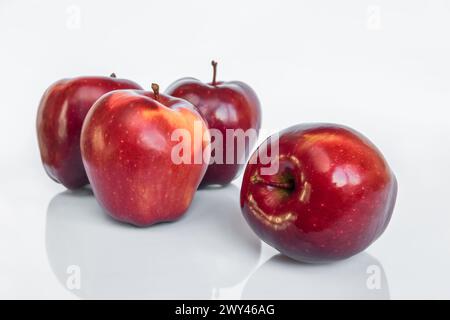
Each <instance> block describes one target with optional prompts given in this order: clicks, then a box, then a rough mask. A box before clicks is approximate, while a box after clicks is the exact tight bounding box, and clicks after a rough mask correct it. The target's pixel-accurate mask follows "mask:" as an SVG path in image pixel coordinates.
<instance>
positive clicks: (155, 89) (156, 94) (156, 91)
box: [152, 83, 159, 101]
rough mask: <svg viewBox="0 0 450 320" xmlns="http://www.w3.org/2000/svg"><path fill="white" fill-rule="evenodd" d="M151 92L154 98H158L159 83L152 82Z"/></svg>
mask: <svg viewBox="0 0 450 320" xmlns="http://www.w3.org/2000/svg"><path fill="white" fill-rule="evenodd" d="M152 90H153V94H154V95H155V100H156V101H158V100H159V85H158V84H157V83H152Z"/></svg>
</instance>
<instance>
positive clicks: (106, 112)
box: [81, 85, 210, 226]
mask: <svg viewBox="0 0 450 320" xmlns="http://www.w3.org/2000/svg"><path fill="white" fill-rule="evenodd" d="M152 88H153V89H154V92H147V91H143V90H117V91H114V92H111V93H108V94H106V95H104V96H103V97H101V98H100V99H99V100H98V101H97V102H96V103H95V104H94V106H93V107H92V109H91V110H90V111H89V113H88V115H87V117H86V120H85V122H84V125H83V129H82V133H81V154H82V158H83V163H84V166H85V168H86V173H87V176H88V177H89V181H90V183H91V186H92V190H93V191H94V194H95V196H96V198H97V200H98V202H99V203H100V205H101V206H102V207H103V208H104V209H105V210H106V211H107V212H108V213H109V214H110V215H111V216H112V217H113V218H115V219H117V220H120V221H123V222H127V223H131V224H134V225H137V226H148V225H151V224H154V223H157V222H163V221H172V220H176V219H177V218H179V217H180V216H181V215H182V214H183V213H184V212H185V211H186V210H187V208H188V207H189V205H190V203H191V201H192V198H193V196H194V193H195V191H196V190H197V187H198V185H199V184H200V181H201V179H202V178H203V175H204V174H205V172H206V169H207V167H208V161H209V152H210V150H209V143H210V138H209V133H208V128H207V125H206V123H205V122H204V120H203V119H202V117H201V116H200V114H199V113H198V112H197V111H196V110H195V108H194V106H193V105H191V104H190V103H189V102H187V101H185V100H182V99H178V98H174V97H170V96H167V95H163V94H159V92H158V88H157V86H156V85H153V86H152ZM177 129H178V130H184V132H186V133H187V134H188V135H189V136H190V137H189V138H191V137H193V138H192V139H191V141H188V140H185V142H187V143H188V145H189V148H190V151H189V152H190V155H189V154H188V153H184V151H186V152H188V151H187V149H184V150H183V155H184V156H186V155H188V161H184V162H179V161H178V160H179V159H178V160H177V159H175V158H174V155H178V154H177V152H175V153H174V150H175V151H176V150H177V146H178V145H179V143H180V141H179V140H180V139H179V138H174V136H173V133H174V132H176V131H175V130H177ZM177 139H178V140H177ZM184 139H185V138H184V137H183V139H181V140H183V141H184ZM186 139H187V138H186ZM198 139H200V140H198ZM203 152H205V158H204V159H203V157H202V153H203ZM199 155H200V157H198V156H199Z"/></svg>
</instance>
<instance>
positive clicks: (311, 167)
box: [241, 124, 397, 262]
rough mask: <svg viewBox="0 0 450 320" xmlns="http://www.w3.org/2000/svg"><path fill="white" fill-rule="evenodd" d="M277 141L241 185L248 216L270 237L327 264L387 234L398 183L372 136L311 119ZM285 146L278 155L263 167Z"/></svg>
mask: <svg viewBox="0 0 450 320" xmlns="http://www.w3.org/2000/svg"><path fill="white" fill-rule="evenodd" d="M271 139H272V141H271V143H267V144H263V145H261V146H260V147H259V148H258V150H257V151H255V153H254V154H253V155H252V157H251V158H250V161H249V164H248V165H247V167H246V170H245V173H244V178H243V183H242V189H241V208H242V212H243V215H244V217H245V219H246V220H247V222H248V223H249V224H250V226H251V228H252V229H253V230H254V231H255V233H256V234H257V235H259V237H260V238H261V239H262V240H264V241H265V242H267V243H268V244H269V245H271V246H273V247H274V248H276V249H278V250H279V251H280V252H281V253H283V254H285V255H287V256H289V257H291V258H293V259H296V260H299V261H304V262H327V261H333V260H338V259H344V258H347V257H350V256H352V255H354V254H356V253H358V252H360V251H362V250H364V249H365V248H367V247H368V246H369V245H370V244H371V243H372V242H373V241H375V240H376V239H377V238H378V237H379V236H380V235H381V234H382V233H383V231H384V230H385V229H386V227H387V225H388V223H389V220H390V218H391V215H392V212H393V209H394V205H395V199H396V195H397V182H396V178H395V176H394V174H393V172H392V171H391V169H390V168H389V166H388V164H387V163H386V160H385V159H384V158H383V156H382V155H381V153H380V151H379V150H378V149H377V148H376V147H375V146H374V145H373V144H372V143H371V142H370V141H369V140H368V139H367V138H365V137H364V136H362V135H361V134H359V133H358V132H356V131H354V130H352V129H349V128H346V127H343V126H340V125H332V124H304V125H297V126H293V127H291V128H288V129H286V130H284V131H282V132H281V133H280V134H279V136H274V137H272V138H271ZM277 145H278V148H279V152H278V154H276V155H271V159H272V161H271V162H270V163H267V161H266V162H265V163H266V164H262V161H260V159H261V158H262V156H263V155H270V152H268V151H269V150H271V151H273V150H276V148H275V147H276V146H277ZM263 168H266V169H265V170H266V173H267V172H269V171H270V170H269V169H268V168H272V170H274V172H275V174H267V175H264V174H263V173H264V172H263V171H264V170H262V169H263Z"/></svg>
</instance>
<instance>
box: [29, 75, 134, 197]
mask: <svg viewBox="0 0 450 320" xmlns="http://www.w3.org/2000/svg"><path fill="white" fill-rule="evenodd" d="M118 89H142V88H141V87H140V86H139V85H138V84H137V83H134V82H132V81H129V80H125V79H118V78H113V77H78V78H72V79H63V80H60V81H57V82H55V83H54V84H52V85H51V86H50V87H49V88H48V89H47V90H46V91H45V93H44V95H43V97H42V99H41V102H40V104H39V109H38V114H37V121H36V126H37V136H38V142H39V150H40V154H41V160H42V163H43V165H44V168H45V171H46V172H47V174H48V175H49V177H50V178H52V179H53V180H55V181H56V182H58V183H61V184H63V185H64V186H65V187H66V188H68V189H77V188H81V187H82V186H84V185H86V184H88V183H89V181H88V179H87V176H86V173H85V171H84V167H83V163H82V161H81V153H80V133H81V126H82V125H83V120H84V118H85V116H86V114H87V112H88V111H89V109H90V108H91V107H92V105H93V104H94V102H95V101H96V100H97V99H98V98H100V97H101V96H102V95H103V94H105V93H107V92H110V91H112V90H118Z"/></svg>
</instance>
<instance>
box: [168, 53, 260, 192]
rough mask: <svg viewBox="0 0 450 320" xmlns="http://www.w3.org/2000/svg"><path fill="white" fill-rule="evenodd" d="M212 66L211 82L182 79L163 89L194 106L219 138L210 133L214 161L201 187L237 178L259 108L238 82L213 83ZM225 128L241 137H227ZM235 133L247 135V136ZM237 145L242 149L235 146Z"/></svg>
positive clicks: (255, 132)
mask: <svg viewBox="0 0 450 320" xmlns="http://www.w3.org/2000/svg"><path fill="white" fill-rule="evenodd" d="M212 65H213V70H214V73H213V80H212V82H211V83H203V82H201V81H200V80H197V79H194V78H183V79H180V80H178V81H176V82H174V83H173V84H172V85H170V87H169V88H168V89H167V90H166V94H168V95H171V96H174V97H178V98H182V99H185V100H187V101H189V102H191V103H192V104H193V105H194V106H196V107H197V109H198V110H199V112H200V114H201V115H202V117H203V119H205V121H206V122H207V123H208V126H209V128H210V129H214V130H215V131H217V133H218V134H220V136H221V137H222V138H221V140H216V135H214V134H211V137H212V138H213V141H212V144H213V148H212V152H213V158H212V160H214V161H213V163H211V164H210V165H209V167H208V170H207V171H206V174H205V177H204V178H203V181H202V183H201V184H202V185H203V186H207V185H214V184H218V185H226V184H228V183H230V182H231V181H232V180H233V179H235V178H236V177H237V176H238V174H239V172H240V169H241V168H242V167H243V165H244V164H245V162H246V160H247V159H246V156H247V153H248V152H249V151H250V150H251V149H252V148H253V146H254V144H255V143H256V141H257V137H258V134H259V129H260V127H261V108H260V104H259V100H258V97H257V96H256V93H255V92H254V91H253V89H252V88H250V86H248V85H247V84H245V83H243V82H240V81H229V82H224V81H216V68H217V63H216V62H215V61H212ZM227 129H229V130H230V131H231V130H235V131H234V132H235V133H236V135H239V134H241V135H242V136H241V137H239V136H235V137H231V138H227V132H226V131H227ZM238 130H242V131H243V132H244V133H247V134H248V135H247V137H245V136H244V135H243V134H242V133H241V132H239V131H238ZM211 133H212V132H211ZM240 143H242V144H243V145H244V146H243V147H239V145H238V144H240Z"/></svg>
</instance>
